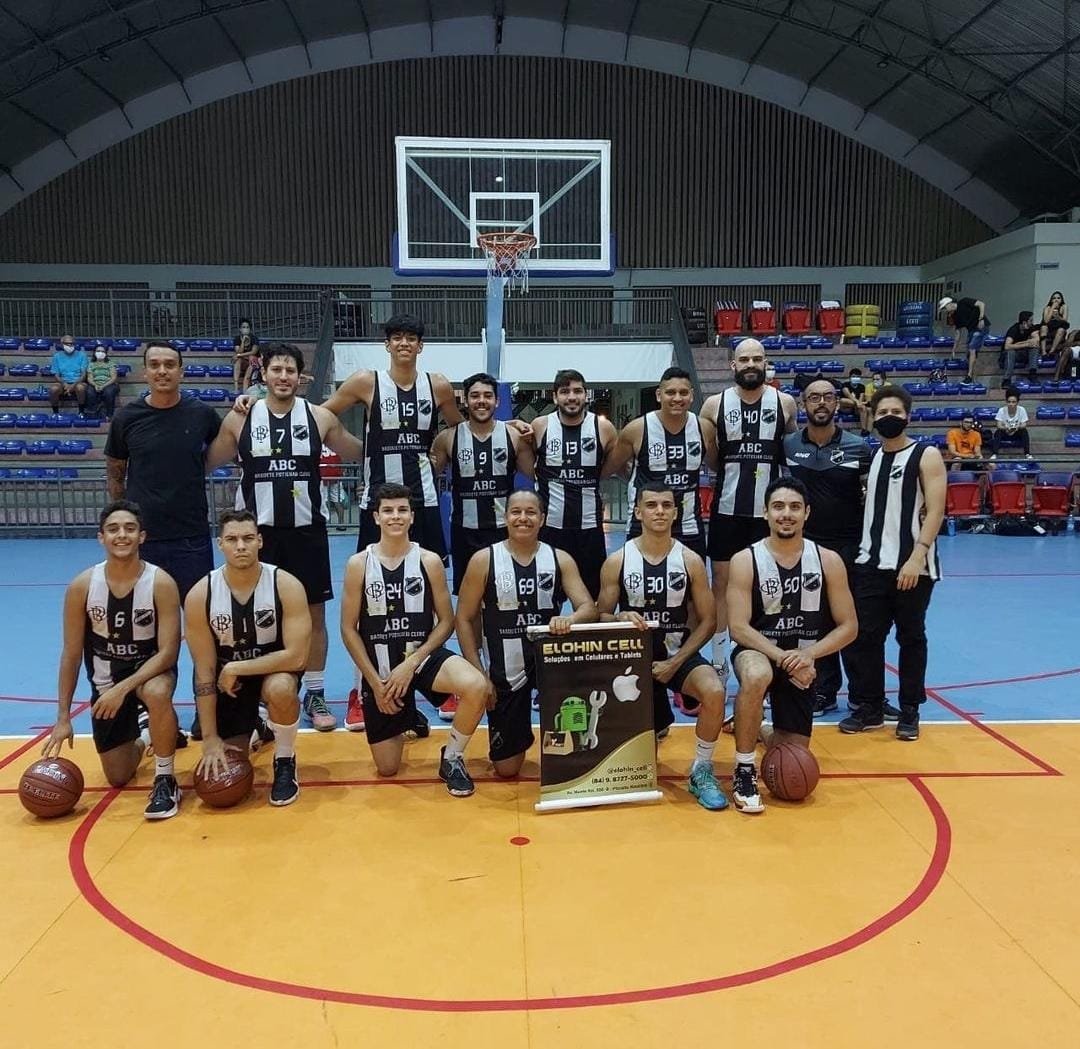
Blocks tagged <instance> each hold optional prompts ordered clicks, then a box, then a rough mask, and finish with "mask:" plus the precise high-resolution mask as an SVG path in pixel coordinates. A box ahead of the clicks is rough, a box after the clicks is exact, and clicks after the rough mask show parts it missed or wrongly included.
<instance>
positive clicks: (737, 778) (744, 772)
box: [731, 765, 765, 816]
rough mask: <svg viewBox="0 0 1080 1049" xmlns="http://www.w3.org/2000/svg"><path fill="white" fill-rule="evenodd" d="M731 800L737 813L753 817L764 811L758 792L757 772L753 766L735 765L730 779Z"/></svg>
mask: <svg viewBox="0 0 1080 1049" xmlns="http://www.w3.org/2000/svg"><path fill="white" fill-rule="evenodd" d="M731 800H732V801H733V802H735V808H737V809H738V810H739V812H745V813H747V814H748V815H751V816H754V815H757V813H759V812H764V811H765V803H764V802H763V801H762V800H761V794H760V793H759V792H758V785H757V771H756V770H755V768H754V766H753V765H736V766H735V774H734V775H733V776H732V777H731Z"/></svg>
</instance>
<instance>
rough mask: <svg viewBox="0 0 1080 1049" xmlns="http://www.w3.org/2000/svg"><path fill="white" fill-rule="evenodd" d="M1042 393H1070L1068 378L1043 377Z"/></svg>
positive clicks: (1070, 382) (1070, 383)
mask: <svg viewBox="0 0 1080 1049" xmlns="http://www.w3.org/2000/svg"><path fill="white" fill-rule="evenodd" d="M1042 388H1043V393H1072V381H1071V380H1070V379H1043V384H1042Z"/></svg>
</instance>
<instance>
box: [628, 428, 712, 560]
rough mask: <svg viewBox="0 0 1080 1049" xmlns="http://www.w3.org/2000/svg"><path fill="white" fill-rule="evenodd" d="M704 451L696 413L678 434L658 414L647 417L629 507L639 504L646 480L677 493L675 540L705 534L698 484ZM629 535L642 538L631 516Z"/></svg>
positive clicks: (635, 520) (631, 487)
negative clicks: (659, 483)
mask: <svg viewBox="0 0 1080 1049" xmlns="http://www.w3.org/2000/svg"><path fill="white" fill-rule="evenodd" d="M704 457H705V449H704V447H703V442H702V440H701V427H700V426H699V425H698V417H697V416H696V415H694V413H693V412H689V413H688V414H687V416H686V423H685V425H684V426H683V428H682V429H681V430H680V431H679V432H678V433H670V432H669V431H668V429H667V427H665V426H664V424H663V422H661V420H660V413H659V412H649V413H648V415H646V416H645V421H644V426H643V427H642V431H641V447H640V448H639V449H638V454H637V457H636V458H635V459H634V467H633V470H632V472H631V474H630V484H629V489H628V491H627V498H626V502H627V506H631V507H632V506H633V505H634V504H635V502H636V501H637V490H638V486H639V485H643V484H645V483H646V482H647V481H659V482H661V483H662V484H665V485H668V486H669V487H670V488H671V490H672V492H674V494H675V507H676V509H677V510H678V516H677V517H676V518H675V523H674V524H673V525H672V528H671V534H672V535H673V536H674V537H675V538H676V539H688V538H692V537H697V536H699V535H703V534H704V531H705V529H704V525H703V524H702V521H701V496H700V494H699V493H698V482H699V481H700V479H701V463H702V461H703V459H704ZM627 534H628V535H630V536H636V535H641V522H640V521H639V520H638V519H637V518H636V517H634V516H633V514H631V516H630V520H629V524H628V533H627Z"/></svg>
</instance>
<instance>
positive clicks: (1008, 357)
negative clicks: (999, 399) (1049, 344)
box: [1001, 310, 1039, 390]
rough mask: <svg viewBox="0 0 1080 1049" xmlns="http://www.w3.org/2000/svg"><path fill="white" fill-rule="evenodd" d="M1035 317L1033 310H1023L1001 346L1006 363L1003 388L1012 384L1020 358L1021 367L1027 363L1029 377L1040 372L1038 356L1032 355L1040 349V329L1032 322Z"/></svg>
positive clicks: (1002, 382) (1033, 376)
mask: <svg viewBox="0 0 1080 1049" xmlns="http://www.w3.org/2000/svg"><path fill="white" fill-rule="evenodd" d="M1033 317H1034V314H1033V313H1032V312H1031V310H1021V311H1020V314H1019V316H1017V318H1016V323H1015V324H1014V325H1013V326H1012V327H1011V328H1009V330H1008V331H1007V332H1006V333H1005V345H1004V346H1002V348H1001V355H1002V357H1004V365H1005V376H1004V378H1003V379H1002V380H1001V388H1002V389H1003V390H1004V389H1008V387H1010V386H1012V381H1013V372H1014V371H1016V363H1017V359H1018V358H1019V360H1020V366H1021V367H1024V365H1027V370H1028V377H1029V378H1031V379H1034V378H1035V377H1036V376H1037V375H1038V374H1039V372H1038V369H1037V368H1036V367H1035V365H1036V361H1037V358H1035V357H1032V353H1037V352H1038V349H1039V330H1038V328H1036V327H1035V325H1034V323H1033V322H1032V318H1033Z"/></svg>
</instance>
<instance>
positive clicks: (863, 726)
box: [840, 707, 885, 736]
mask: <svg viewBox="0 0 1080 1049" xmlns="http://www.w3.org/2000/svg"><path fill="white" fill-rule="evenodd" d="M884 724H885V716H884V715H883V714H875V713H874V712H873V711H870V710H867V708H866V707H856V708H855V709H854V710H853V711H852V712H851V713H850V714H848V716H847V717H846V718H844V719H843V720H842V721H841V722H840V731H841V732H844V733H846V734H847V735H849V736H850V735H853V734H854V733H856V732H869V731H870V730H871V729H875V728H881V727H882V726H883V725H884Z"/></svg>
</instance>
